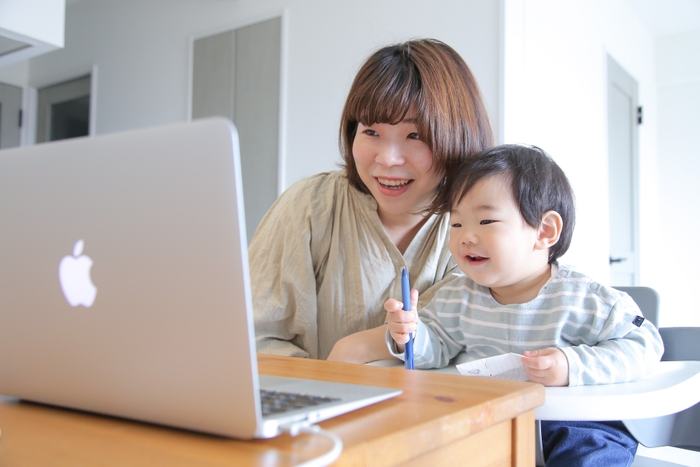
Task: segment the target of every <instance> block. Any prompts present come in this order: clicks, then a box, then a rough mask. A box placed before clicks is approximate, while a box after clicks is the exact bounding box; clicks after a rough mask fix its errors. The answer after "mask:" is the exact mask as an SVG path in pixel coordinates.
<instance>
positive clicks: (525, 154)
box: [433, 144, 576, 264]
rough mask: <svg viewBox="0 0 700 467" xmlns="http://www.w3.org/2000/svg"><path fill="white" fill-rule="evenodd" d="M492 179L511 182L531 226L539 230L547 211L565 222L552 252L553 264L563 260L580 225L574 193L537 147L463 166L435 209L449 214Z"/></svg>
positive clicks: (480, 156) (491, 154)
mask: <svg viewBox="0 0 700 467" xmlns="http://www.w3.org/2000/svg"><path fill="white" fill-rule="evenodd" d="M492 175H505V176H506V177H508V178H509V179H510V183H511V188H512V195H513V199H514V200H515V204H516V205H517V206H518V207H519V209H520V213H521V214H522V216H523V219H525V222H527V223H528V225H530V226H532V227H534V228H538V227H539V226H540V222H541V221H542V216H543V215H544V214H545V213H546V212H547V211H556V212H558V213H559V215H560V216H561V218H562V223H563V225H562V229H561V235H560V237H559V241H558V242H557V243H556V244H555V245H553V246H552V247H551V248H550V249H549V263H550V264H551V263H553V262H554V261H556V260H557V258H560V257H561V256H562V255H563V254H564V253H566V251H567V250H568V249H569V246H570V245H571V237H572V236H573V233H574V225H575V223H576V209H575V200H574V192H573V190H572V189H571V185H570V184H569V180H568V179H567V178H566V175H565V174H564V171H562V170H561V168H560V167H559V166H558V165H557V163H556V162H554V160H553V159H552V158H551V156H550V155H549V154H547V153H546V152H545V151H543V150H542V149H540V148H538V147H536V146H524V145H517V144H504V145H501V146H495V147H492V148H490V149H486V150H484V151H481V152H479V153H477V154H474V155H473V156H470V157H468V158H467V159H466V160H465V161H464V162H462V163H461V164H460V166H459V168H458V169H457V172H456V173H455V174H454V176H453V177H452V180H451V182H450V185H449V187H448V189H447V190H444V191H443V192H442V194H441V196H439V197H438V198H436V199H435V201H434V203H433V209H435V210H436V211H439V212H443V213H448V212H450V211H452V210H453V208H454V207H455V206H456V205H457V204H459V202H460V201H461V200H462V199H463V198H464V196H466V194H467V193H468V192H469V190H471V189H472V188H473V187H474V185H475V184H476V183H477V182H478V181H479V180H481V179H483V178H485V177H489V176H492Z"/></svg>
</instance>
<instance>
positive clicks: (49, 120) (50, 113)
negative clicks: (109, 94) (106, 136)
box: [36, 75, 91, 143]
mask: <svg viewBox="0 0 700 467" xmlns="http://www.w3.org/2000/svg"><path fill="white" fill-rule="evenodd" d="M90 87H91V77H90V75H87V76H81V77H79V78H75V79H71V80H69V81H64V82H62V83H58V84H54V85H52V86H47V87H44V88H40V89H39V90H38V93H37V124H36V142H37V143H43V142H46V141H56V140H60V139H67V138H76V137H79V136H87V135H88V134H89V133H90Z"/></svg>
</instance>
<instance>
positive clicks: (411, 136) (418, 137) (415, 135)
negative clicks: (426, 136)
mask: <svg viewBox="0 0 700 467" xmlns="http://www.w3.org/2000/svg"><path fill="white" fill-rule="evenodd" d="M408 138H409V139H420V135H419V134H418V133H411V134H409V135H408Z"/></svg>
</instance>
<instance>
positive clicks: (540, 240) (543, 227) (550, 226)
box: [535, 211, 563, 250]
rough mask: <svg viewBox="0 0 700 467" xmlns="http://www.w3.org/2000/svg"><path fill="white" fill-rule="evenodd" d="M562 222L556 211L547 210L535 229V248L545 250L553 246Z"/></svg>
mask: <svg viewBox="0 0 700 467" xmlns="http://www.w3.org/2000/svg"><path fill="white" fill-rule="evenodd" d="M562 225H563V222H562V219H561V216H560V215H559V213H558V212H556V211H547V212H546V213H544V216H542V222H540V227H539V228H538V229H537V243H536V244H535V248H536V249H538V250H546V249H548V248H551V247H553V246H554V245H556V243H557V242H558V241H559V236H561V228H562Z"/></svg>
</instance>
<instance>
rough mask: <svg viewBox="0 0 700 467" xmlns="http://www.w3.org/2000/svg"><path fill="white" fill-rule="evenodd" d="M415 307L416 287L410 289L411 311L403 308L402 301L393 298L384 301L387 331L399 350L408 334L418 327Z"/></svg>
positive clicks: (416, 298) (401, 348)
mask: <svg viewBox="0 0 700 467" xmlns="http://www.w3.org/2000/svg"><path fill="white" fill-rule="evenodd" d="M416 308H418V290H416V289H413V290H411V311H406V310H404V309H403V303H402V302H400V301H398V300H395V299H393V298H390V299H389V300H387V301H386V302H384V309H385V310H386V322H387V325H388V326H389V333H390V334H391V337H392V339H394V341H395V342H396V346H397V348H398V350H399V351H400V352H402V351H403V346H404V344H406V342H408V335H409V334H410V333H414V334H415V332H416V330H417V329H418V313H417V312H416ZM414 337H415V336H414Z"/></svg>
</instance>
